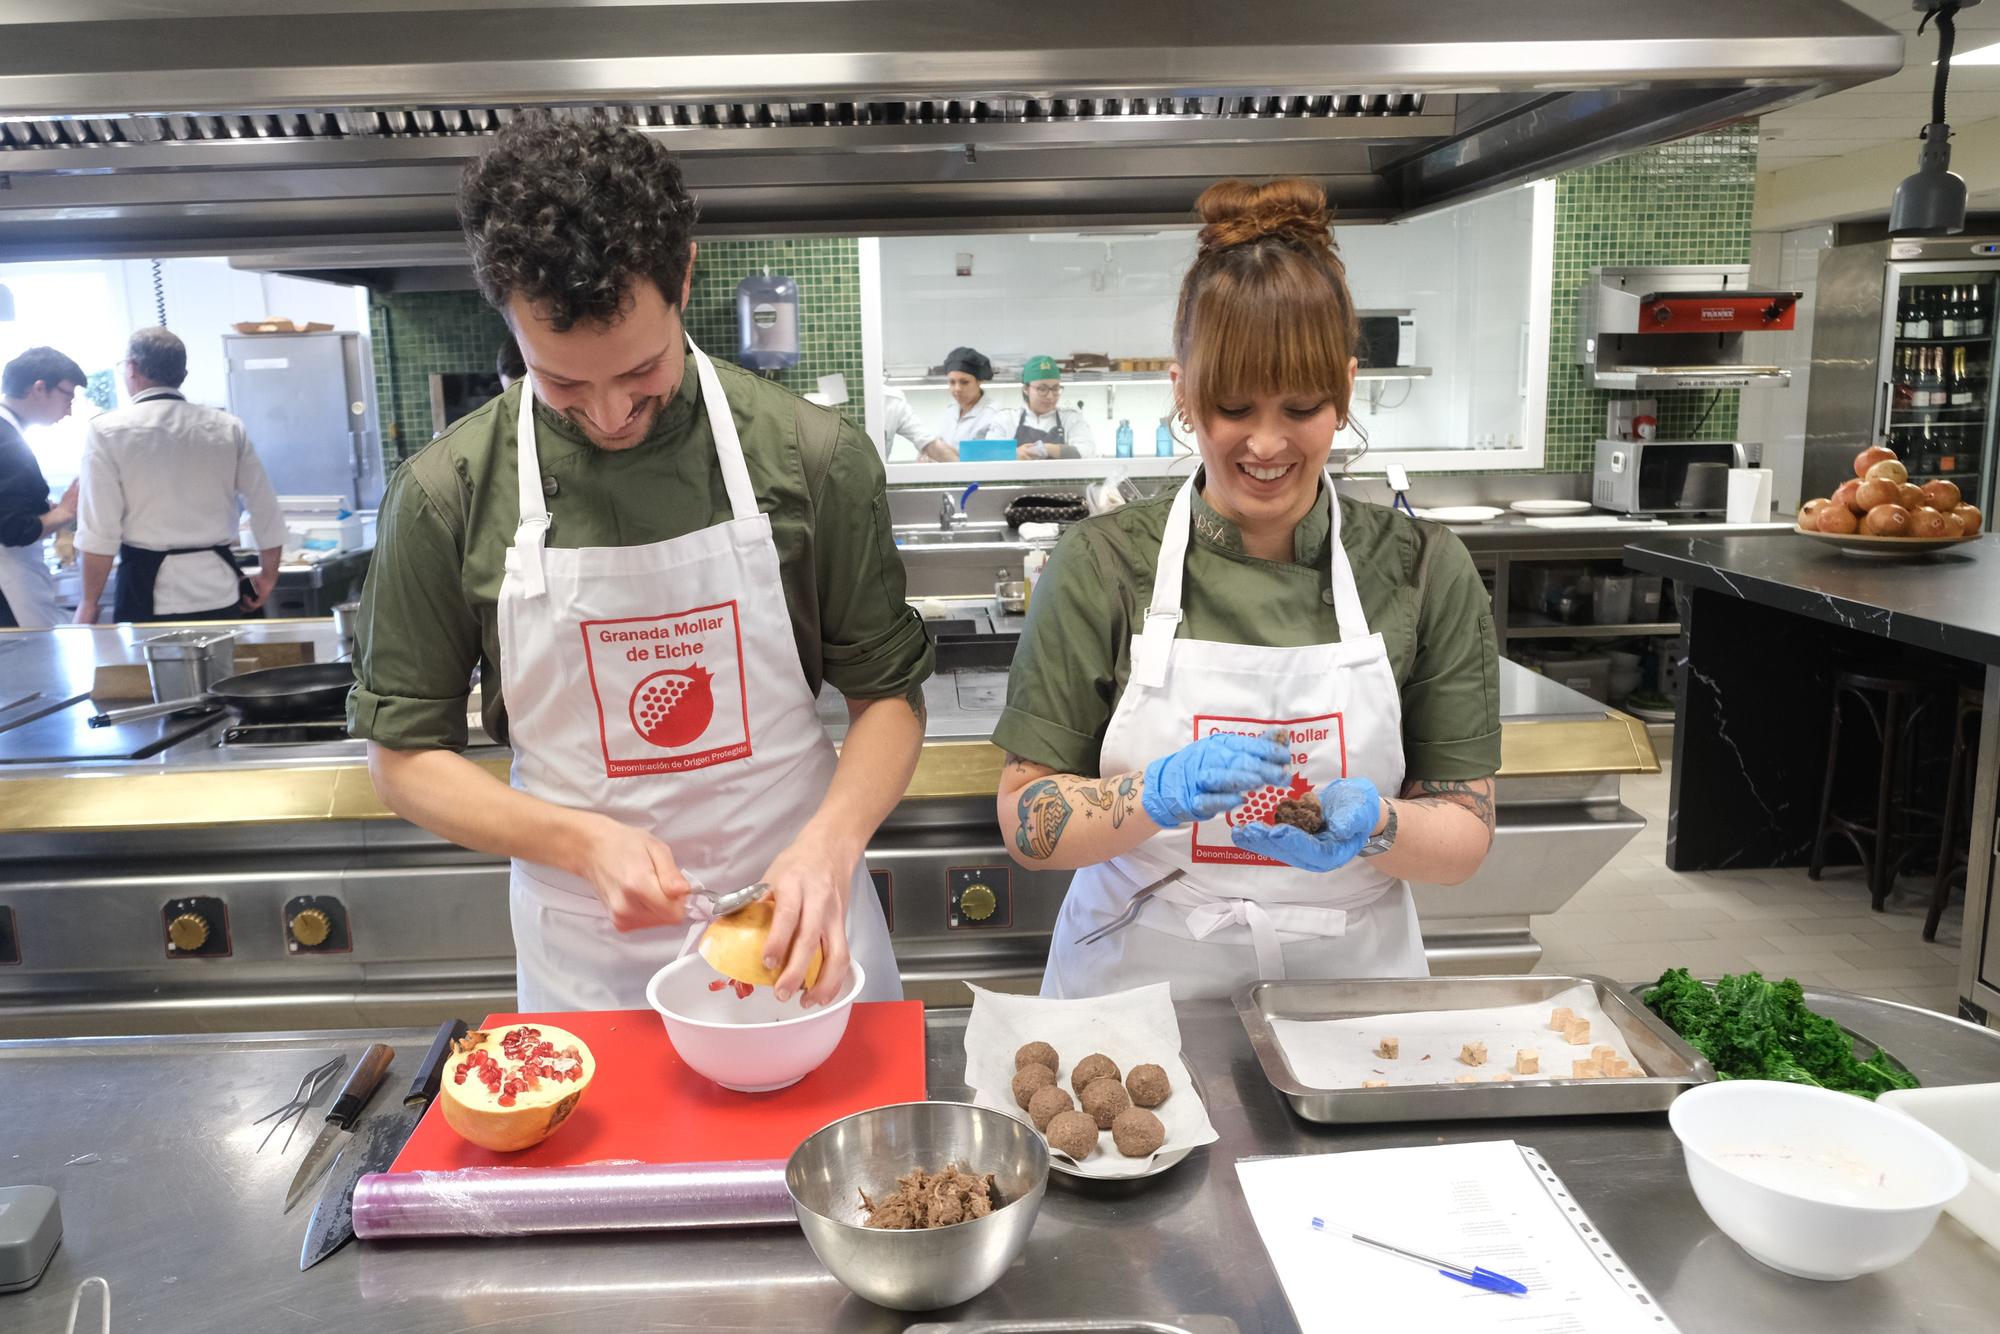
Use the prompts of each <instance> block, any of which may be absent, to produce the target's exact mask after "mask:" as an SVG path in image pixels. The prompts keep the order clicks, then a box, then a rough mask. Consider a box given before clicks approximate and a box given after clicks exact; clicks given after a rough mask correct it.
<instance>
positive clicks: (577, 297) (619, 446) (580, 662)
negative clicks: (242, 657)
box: [348, 115, 932, 1012]
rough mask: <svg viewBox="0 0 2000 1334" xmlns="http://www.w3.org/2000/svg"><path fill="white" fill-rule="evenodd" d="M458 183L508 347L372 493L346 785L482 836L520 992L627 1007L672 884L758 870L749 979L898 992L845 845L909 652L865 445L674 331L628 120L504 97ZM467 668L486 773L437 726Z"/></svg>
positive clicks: (686, 271)
mask: <svg viewBox="0 0 2000 1334" xmlns="http://www.w3.org/2000/svg"><path fill="white" fill-rule="evenodd" d="M459 215H460V219H461V221H462V223H463V225H464V229H465V236H466V241H467V244H468V245H469V247H470V249H471V254H472V265H473V272H474V274H475V276H476V277H477V279H478V281H479V286H480V290H481V291H482V292H483V293H484V294H485V296H486V298H487V300H488V301H490V302H492V303H493V305H494V307H495V308H496V309H498V310H499V311H500V313H501V314H502V315H503V316H504V317H505V319H506V321H507V324H508V327H509V328H510V329H511V330H512V332H513V335H514V338H515V340H516V341H517V342H518V344H519V346H520V350H521V354H522V358H523V360H524V362H525V365H526V369H527V376H526V378H524V379H522V380H520V381H517V382H516V383H515V384H514V385H512V386H511V387H510V388H509V389H508V390H507V391H506V392H505V393H504V394H502V395H501V396H500V397H499V398H497V399H495V400H493V401H492V402H490V403H487V404H485V405H483V406H482V407H480V408H479V409H477V410H476V411H474V412H473V413H471V414H470V415H468V416H467V417H465V418H464V419H462V420H461V421H458V422H456V423H454V424H453V425H452V427H451V428H450V429H449V430H447V431H446V432H445V433H444V434H443V435H442V436H440V437H439V438H438V439H437V440H435V441H433V442H432V443H431V444H430V445H429V446H428V447H427V448H425V449H424V450H423V451H422V452H420V453H419V454H417V455H416V456H415V457H414V458H412V459H410V460H409V462H408V463H406V464H405V465H404V466H403V467H402V468H401V469H400V470H399V471H398V472H397V474H396V476H395V478H394V480H393V481H392V482H391V484H390V487H389V491H388V494H387V496H386V497H385V498H384V500H383V504H382V513H381V522H380V531H379V537H378V543H377V547H376V553H375V559H374V564H373V567H372V568H371V569H370V571H369V575H368V583H367V587H366V589H365V591H364V593H363V597H362V606H361V615H360V622H359V627H358V630H357V648H356V651H355V655H354V663H355V676H356V682H357V683H356V686H355V690H354V693H353V697H352V699H351V701H350V703H349V706H348V724H349V728H350V730H351V731H352V732H353V733H354V735H356V736H361V737H366V738H367V739H368V742H369V747H368V753H369V766H370V770H371V772H372V774H373V775H374V779H375V785H376V788H377V790H378V791H379V792H380V793H381V794H382V797H383V799H384V800H385V801H386V802H387V803H388V804H389V805H390V807H392V808H393V809H394V810H395V811H396V812H397V813H398V814H399V815H401V816H403V817H404V818H405V819H408V820H410V821H412V822H413V823H415V824H418V825H421V826H422V827H424V828H426V829H429V830H431V831H433V832H435V833H437V834H440V835H442V836H443V837H445V838H448V839H450V840H452V841H453V842H455V843H459V844H461V845H463V846H465V847H469V848H475V849H478V850H481V851H486V852H495V853H501V854H504V855H506V856H508V857H509V858H511V859H512V860H513V880H512V892H511V895H510V903H511V913H512V920H513V928H514V941H515V949H516V956H517V980H518V984H519V998H518V1003H519V1005H520V1007H521V1008H522V1009H523V1010H524V1011H531V1012H532V1011H542V1010H564V1009H617V1008H633V1007H640V1006H643V1005H644V1004H645V1003H646V1001H645V995H644V993H645V985H646V983H647V981H648V980H649V979H650V978H651V976H652V974H653V973H654V972H655V971H656V970H657V969H658V968H659V967H661V966H662V965H663V964H665V963H667V962H669V961H670V960H671V959H673V958H674V957H675V951H676V950H677V949H679V948H684V946H685V934H684V933H685V931H686V929H687V928H686V926H685V924H684V923H685V915H686V910H687V907H688V898H687V896H688V894H689V891H690V889H691V887H693V886H694V885H697V884H698V885H701V886H705V887H707V888H709V889H711V890H713V891H716V892H722V891H727V890H734V889H737V888H740V887H742V886H744V885H748V884H752V883H757V882H762V883H765V884H767V885H768V886H769V887H770V894H771V897H772V899H773V900H774V904H775V914H774V917H775V921H774V924H773V928H772V932H771V943H770V946H769V948H768V949H767V951H766V953H767V955H768V956H769V962H770V964H771V966H773V967H775V968H781V970H782V971H781V972H780V974H779V977H778V981H777V985H776V991H777V994H778V996H779V998H780V999H787V1000H788V999H790V998H791V997H792V996H793V995H795V994H798V993H800V992H803V993H804V997H805V1003H806V1004H809V1005H811V1004H824V1003H826V1002H828V1001H830V1000H833V999H834V998H836V997H837V996H839V995H840V994H842V993H843V991H844V990H845V989H846V986H847V983H848V981H849V979H850V978H851V976H852V974H853V972H854V971H855V969H854V967H853V965H856V964H858V965H859V967H860V971H861V972H862V973H863V975H864V977H865V979H866V985H865V987H864V989H863V991H862V995H863V996H864V997H865V998H870V999H877V998H889V997H895V996H898V995H900V994H901V983H900V981H899V979H898V975H897V971H896V965H895V960H894V957H893V955H892V954H891V952H890V947H889V936H888V929H887V926H886V924H885V920H884V916H883V912H882V907H881V904H880V902H879V901H878V900H877V898H876V896H875V894H874V892H873V886H872V885H871V883H870V880H869V877H868V874H867V869H866V867H865V865H864V864H863V863H862V852H863V849H864V848H865V847H866V845H867V842H868V840H869V838H870V837H871V836H872V835H873V834H874V831H875V829H876V827H877V826H878V825H879V824H880V823H881V821H882V820H883V819H884V818H885V817H886V816H887V815H888V813H889V811H890V810H892V809H893V808H894V807H895V804H896V802H897V801H898V800H900V799H901V797H902V794H903V791H904V789H905V787H906V786H907V785H908V783H909V779H910V775H911V774H912V773H913V772H914V770H915V767H916V760H917V755H918V752H919V750H920V749H921V747H922V744H923V714H922V701H923V696H922V687H923V682H924V680H925V678H926V677H928V676H929V675H930V672H931V666H932V653H931V649H930V644H929V641H928V639H927V638H926V637H925V635H924V631H923V627H922V624H921V622H920V621H919V620H918V618H917V616H916V614H915V613H914V612H913V611H912V610H911V609H910V608H909V607H908V605H907V604H905V602H904V600H903V592H904V583H903V570H902V566H901V564H900V563H899V561H898V559H897V556H896V550H895V545H894V540H893V538H892V536H891V533H890V528H889V519H888V504H887V498H886V496H885V494H884V491H883V473H882V465H881V461H880V458H879V457H878V455H877V453H876V450H875V448H874V446H873V445H872V444H871V443H870V442H869V440H868V438H867V436H866V435H864V434H863V433H862V432H861V431H859V430H857V429H856V428H855V427H853V426H852V425H850V424H849V423H847V422H846V421H845V420H844V419H843V418H841V417H840V416H838V415H837V414H835V413H833V412H832V411H830V410H828V409H824V408H820V407H816V406H814V405H812V404H809V403H807V402H805V401H804V400H803V399H801V398H799V397H797V396H796V395H794V394H792V393H791V392H790V391H788V390H786V389H784V388H782V387H780V386H778V385H775V384H773V383H771V382H769V381H766V380H764V379H762V378H760V377H758V376H755V375H752V374H750V373H748V372H746V371H743V370H741V369H739V368H737V367H734V366H730V365H726V364H721V363H714V362H711V361H710V360H709V359H708V358H707V357H706V356H704V355H703V354H702V353H701V351H700V350H699V349H698V348H696V347H695V346H694V344H693V343H692V342H691V341H690V340H689V339H688V337H687V334H686V331H685V328H684V327H683V324H682V318H681V312H682V311H683V310H684V309H685V308H686V305H687V299H688V292H689V289H690V286H691V284H692V280H693V279H692V275H693V266H694V263H695V254H696V252H695V244H694V241H693V237H692V233H693V226H694V219H695V205H694V201H693V199H691V198H690V197H689V195H688V194H687V192H686V191H685V190H684V189H683V188H682V184H681V177H680V171H679V168H678V167H677V166H676V165H675V162H674V159H673V156H672V155H671V154H670V153H668V152H667V150H666V149H665V148H664V147H662V146H661V145H660V144H659V143H658V142H657V141H655V140H654V139H652V138H650V137H648V136H645V135H643V134H640V133H638V132H636V131H632V130H626V129H621V128H617V127H614V126H611V125H608V124H605V123H602V122H592V123H574V122H564V123H558V122H556V121H554V120H552V119H549V118H547V117H544V116H539V115H536V116H529V117H524V118H521V119H519V120H516V121H515V122H514V123H513V124H511V125H510V126H509V127H508V128H507V129H506V130H505V131H504V132H503V133H502V134H501V135H500V137H499V139H498V140H497V142H495V144H494V145H493V146H492V148H491V150H490V151H489V152H487V153H486V155H485V156H484V157H482V158H481V159H480V160H479V161H477V162H475V163H473V164H472V165H471V166H469V167H468V168H467V170H466V173H465V179H464V183H463V186H462V188H461V191H460V197H459ZM475 667H476V668H478V669H479V672H480V693H481V707H482V717H483V720H484V722H485V725H486V727H487V729H488V730H489V731H490V732H491V733H492V734H493V735H494V736H495V737H496V738H501V739H505V740H507V741H508V742H509V743H510V744H511V746H512V747H513V753H514V754H513V773H512V783H511V786H510V785H508V784H505V783H502V782H500V781H499V780H498V779H496V778H495V777H493V776H492V775H491V774H490V773H488V772H487V771H486V770H485V769H483V768H481V767H479V766H478V765H476V764H473V763H471V762H470V761H468V760H467V759H466V758H465V757H464V756H462V755H461V754H459V753H458V752H459V751H460V750H461V749H462V748H463V747H464V745H465V743H466V736H467V727H466V715H465V703H466V697H467V694H468V684H467V683H468V680H469V678H470V677H471V675H472V672H473V670H474V668H475ZM822 683H825V684H828V685H831V686H832V687H833V688H834V689H835V690H837V691H838V692H839V693H840V694H841V695H842V696H843V697H844V698H845V700H846V705H847V713H848V727H847V733H846V739H845V743H844V745H843V747H842V749H841V750H840V752H839V755H838V759H837V760H836V756H835V752H834V748H833V745H832V743H831V741H830V740H829V739H828V737H827V734H826V731H825V729H824V728H823V727H822V725H821V723H820V722H819V719H818V717H817V714H816V712H815V697H816V696H817V694H818V692H819V690H820V687H821V685H822ZM815 956H823V959H824V964H823V966H822V967H821V968H820V969H819V973H818V977H817V980H810V979H809V977H808V970H809V967H810V965H811V964H812V963H813V962H814V960H815Z"/></svg>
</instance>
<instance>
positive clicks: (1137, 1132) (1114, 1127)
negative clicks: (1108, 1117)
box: [1111, 1107, 1167, 1158]
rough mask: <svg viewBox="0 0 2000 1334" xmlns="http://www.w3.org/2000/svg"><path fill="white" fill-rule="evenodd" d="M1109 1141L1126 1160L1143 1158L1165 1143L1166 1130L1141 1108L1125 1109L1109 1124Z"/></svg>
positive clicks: (1157, 1120)
mask: <svg viewBox="0 0 2000 1334" xmlns="http://www.w3.org/2000/svg"><path fill="white" fill-rule="evenodd" d="M1111 1139H1112V1141H1113V1142H1114V1143H1116V1144H1117V1145H1118V1152H1120V1153H1122V1154H1124V1155H1125V1156H1126V1157H1127V1158H1144V1157H1147V1156H1149V1155H1150V1154H1151V1153H1152V1152H1153V1151H1154V1150H1155V1149H1157V1148H1159V1147H1160V1146H1161V1145H1162V1144H1164V1143H1166V1142H1167V1128H1166V1127H1165V1126H1164V1125H1162V1124H1160V1118H1159V1117H1157V1116H1154V1115H1153V1114H1152V1113H1151V1112H1149V1111H1147V1110H1146V1109H1145V1108H1143V1107H1127V1108H1126V1109H1125V1110H1124V1111H1122V1112H1120V1113H1118V1118H1117V1119H1116V1120H1114V1121H1113V1122H1112V1123H1111Z"/></svg>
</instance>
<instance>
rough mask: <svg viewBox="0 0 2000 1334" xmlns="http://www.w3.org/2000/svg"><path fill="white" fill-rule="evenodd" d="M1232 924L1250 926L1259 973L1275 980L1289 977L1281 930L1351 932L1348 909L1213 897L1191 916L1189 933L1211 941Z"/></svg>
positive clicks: (1306, 933) (1323, 933) (1313, 933)
mask: <svg viewBox="0 0 2000 1334" xmlns="http://www.w3.org/2000/svg"><path fill="white" fill-rule="evenodd" d="M1228 926H1247V927H1249V928H1250V947H1251V948H1252V949H1254V950H1255V951H1256V952H1257V975H1258V976H1259V977H1262V978H1268V979H1271V980H1273V981H1281V980H1283V978H1284V976H1285V956H1284V951H1283V949H1282V948H1281V947H1280V945H1279V942H1278V933H1279V932H1280V931H1289V932H1292V933H1294V934H1296V935H1303V936H1322V937H1334V936H1344V935H1346V934H1347V910H1346V909H1345V908H1315V907H1311V906H1310V905H1307V904H1302V903H1274V904H1269V905H1266V904H1262V903H1259V902H1257V901H1256V900H1255V899H1210V900H1208V901H1206V902H1204V903H1201V904H1199V905H1198V906H1196V907H1195V908H1194V909H1193V910H1191V911H1190V912H1189V913H1188V915H1187V928H1188V934H1189V935H1191V936H1193V937H1194V938H1195V939H1196V940H1207V939H1208V938H1209V937H1210V936H1212V935H1214V934H1215V933H1216V932H1218V931H1220V930H1222V929H1223V928H1224V927H1228Z"/></svg>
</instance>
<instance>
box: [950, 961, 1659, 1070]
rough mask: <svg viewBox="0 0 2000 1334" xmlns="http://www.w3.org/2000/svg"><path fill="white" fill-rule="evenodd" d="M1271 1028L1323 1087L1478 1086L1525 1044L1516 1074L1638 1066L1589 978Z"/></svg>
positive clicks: (1297, 1064) (1283, 1022) (1289, 1056)
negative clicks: (1395, 1051) (1560, 986)
mask: <svg viewBox="0 0 2000 1334" xmlns="http://www.w3.org/2000/svg"><path fill="white" fill-rule="evenodd" d="M1559 1006H1568V1007H1569V1008H1570V1010H1571V1011H1573V1012H1574V1013H1575V1015H1576V1017H1577V1018H1579V1019H1588V1020H1589V1021H1590V1041H1588V1042H1586V1043H1583V1044H1581V1045H1579V1046H1574V1047H1573V1046H1571V1045H1570V1044H1569V1043H1567V1042H1564V1041H1563V1035H1562V1034H1560V1033H1558V1032H1556V1031H1555V1030H1554V1029H1551V1028H1550V1027H1549V1013H1550V1011H1552V1010H1554V1009H1556V1008H1557V1007H1559ZM1271 1029H1272V1032H1273V1033H1275V1034H1276V1035H1277V1039H1278V1045H1279V1047H1281V1048H1282V1049H1283V1050H1284V1053H1285V1059H1286V1060H1287V1061H1289V1062H1290V1063H1291V1067H1292V1072H1293V1073H1294V1074H1296V1075H1297V1076H1298V1077H1299V1080H1300V1082H1302V1083H1305V1084H1308V1085H1310V1086H1312V1087H1313V1088H1321V1089H1347V1088H1360V1087H1361V1082H1362V1081H1363V1080H1365V1079H1382V1080H1387V1081H1388V1082H1389V1083H1390V1084H1392V1085H1393V1084H1454V1083H1457V1082H1458V1077H1459V1076H1460V1075H1473V1076H1475V1077H1476V1078H1477V1079H1478V1081H1479V1082H1480V1083H1482V1084H1483V1083H1487V1082H1488V1081H1490V1080H1492V1078H1493V1076H1495V1075H1496V1074H1499V1073H1500V1072H1501V1071H1503V1070H1506V1071H1509V1072H1511V1071H1512V1070H1513V1068H1514V1053H1515V1052H1516V1051H1518V1050H1520V1049H1521V1048H1524V1047H1526V1048H1533V1049H1534V1050H1535V1051H1536V1052H1537V1053H1538V1054H1539V1055H1540V1057H1541V1070H1540V1072H1539V1073H1538V1074H1532V1075H1522V1074H1516V1075H1514V1078H1515V1079H1568V1078H1569V1077H1570V1062H1571V1061H1585V1060H1589V1059H1590V1052H1591V1049H1592V1048H1593V1047H1599V1046H1604V1047H1609V1048H1611V1049H1612V1050H1613V1051H1615V1052H1617V1053H1618V1055H1619V1057H1620V1058H1621V1059H1622V1060H1624V1061H1626V1062H1628V1063H1629V1064H1631V1065H1632V1066H1633V1067H1635V1069H1636V1068H1638V1067H1639V1062H1638V1060H1637V1058H1635V1057H1634V1056H1633V1055H1632V1049H1631V1048H1630V1047H1628V1046H1627V1045H1626V1044H1625V1038H1624V1035H1623V1034H1621V1033H1620V1032H1619V1031H1618V1026H1617V1025H1616V1024H1614V1023H1612V1022H1611V1018H1610V1016H1609V1015H1607V1014H1605V1012H1604V1009H1603V1007H1602V1006H1600V1005H1599V1004H1598V1003H1597V991H1596V989H1595V988H1594V987H1592V986H1591V985H1590V984H1589V983H1584V984H1581V985H1579V986H1574V987H1571V988H1570V989H1569V990H1567V991H1564V992H1562V993H1561V994H1559V995H1556V996H1552V997H1550V998H1549V999H1548V1000H1545V1001H1536V1002H1535V1003H1534V1004H1532V1005H1508V1006H1498V1007H1492V1008H1487V1009H1476V1010H1419V1011H1415V1012H1412V1013H1406V1014H1378V1015H1370V1016H1369V1017H1368V1018H1365V1019H1273V1020H1272V1021H1271ZM967 1036H968V1038H969V1037H970V1033H969V1032H968V1034H967ZM1385 1037H1392V1038H1398V1039H1400V1040H1401V1054H1400V1055H1399V1056H1398V1057H1397V1059H1395V1060H1393V1061H1387V1060H1383V1059H1382V1058H1381V1057H1379V1056H1377V1055H1376V1054H1375V1044H1376V1043H1377V1042H1379V1041H1380V1040H1381V1039H1383V1038H1385ZM1468 1042H1484V1043H1485V1044H1486V1064H1484V1065H1466V1064H1465V1063H1464V1062H1462V1061H1461V1060H1460V1059H1459V1053H1460V1050H1461V1049H1462V1048H1463V1047H1464V1045H1465V1044H1466V1043H1468ZM1426 1056H1428V1057H1429V1058H1430V1059H1429V1060H1425V1059H1424V1058H1425V1057H1426ZM1640 1073H1643V1070H1641V1071H1640Z"/></svg>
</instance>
